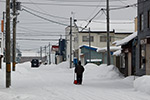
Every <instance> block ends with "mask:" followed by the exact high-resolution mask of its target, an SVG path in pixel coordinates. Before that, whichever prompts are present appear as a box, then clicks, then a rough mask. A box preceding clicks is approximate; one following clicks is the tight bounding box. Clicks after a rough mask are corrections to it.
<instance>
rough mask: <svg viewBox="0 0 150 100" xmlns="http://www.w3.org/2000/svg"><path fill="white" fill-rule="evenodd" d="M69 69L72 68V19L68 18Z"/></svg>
mask: <svg viewBox="0 0 150 100" xmlns="http://www.w3.org/2000/svg"><path fill="white" fill-rule="evenodd" d="M70 68H72V17H70Z"/></svg>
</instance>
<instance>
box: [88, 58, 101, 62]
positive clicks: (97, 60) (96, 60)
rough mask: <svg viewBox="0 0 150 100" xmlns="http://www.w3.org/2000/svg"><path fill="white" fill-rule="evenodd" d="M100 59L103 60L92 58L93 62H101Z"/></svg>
mask: <svg viewBox="0 0 150 100" xmlns="http://www.w3.org/2000/svg"><path fill="white" fill-rule="evenodd" d="M86 61H87V62H89V61H90V60H89V59H87V60H86ZM99 61H102V59H91V62H99Z"/></svg>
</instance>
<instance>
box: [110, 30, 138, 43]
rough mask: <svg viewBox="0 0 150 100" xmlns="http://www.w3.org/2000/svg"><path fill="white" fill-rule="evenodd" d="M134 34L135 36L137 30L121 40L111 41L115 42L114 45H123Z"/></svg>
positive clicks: (133, 36)
mask: <svg viewBox="0 0 150 100" xmlns="http://www.w3.org/2000/svg"><path fill="white" fill-rule="evenodd" d="M136 36H137V32H134V33H133V34H131V35H129V36H127V37H125V38H124V39H122V40H119V41H115V42H113V44H115V45H116V46H121V45H124V44H126V43H128V42H129V41H130V40H132V39H133V38H135V37H136Z"/></svg>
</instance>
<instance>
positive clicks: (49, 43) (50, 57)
mask: <svg viewBox="0 0 150 100" xmlns="http://www.w3.org/2000/svg"><path fill="white" fill-rule="evenodd" d="M50 46H51V44H50V43H49V65H50V64H51V49H50Z"/></svg>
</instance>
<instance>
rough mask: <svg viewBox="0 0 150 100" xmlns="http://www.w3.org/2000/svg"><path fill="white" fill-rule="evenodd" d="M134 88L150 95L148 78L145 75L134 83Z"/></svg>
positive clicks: (149, 80) (149, 77)
mask: <svg viewBox="0 0 150 100" xmlns="http://www.w3.org/2000/svg"><path fill="white" fill-rule="evenodd" d="M134 88H135V89H136V90H139V91H141V92H145V93H148V94H150V76H148V75H145V76H142V77H139V78H137V79H136V80H135V81H134Z"/></svg>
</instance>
